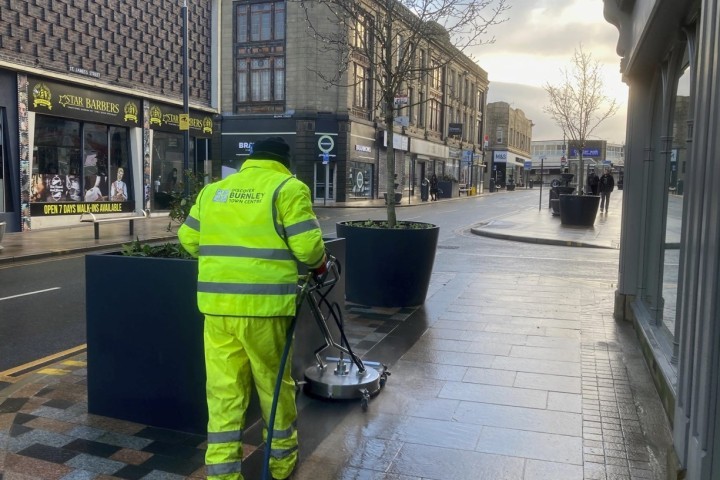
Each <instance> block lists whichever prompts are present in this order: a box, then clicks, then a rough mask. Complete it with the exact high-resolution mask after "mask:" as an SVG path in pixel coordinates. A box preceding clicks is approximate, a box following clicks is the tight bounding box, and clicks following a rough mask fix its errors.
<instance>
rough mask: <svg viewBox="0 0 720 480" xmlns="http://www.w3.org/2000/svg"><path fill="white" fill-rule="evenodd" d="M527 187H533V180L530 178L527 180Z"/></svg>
mask: <svg viewBox="0 0 720 480" xmlns="http://www.w3.org/2000/svg"><path fill="white" fill-rule="evenodd" d="M528 187H530V188H532V187H533V181H532V180H528Z"/></svg>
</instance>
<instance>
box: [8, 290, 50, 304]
mask: <svg viewBox="0 0 720 480" xmlns="http://www.w3.org/2000/svg"><path fill="white" fill-rule="evenodd" d="M60 288H61V287H53V288H46V289H45V290H36V291H34V292H27V293H21V294H19V295H11V296H9V297H2V298H0V302H1V301H3V300H11V299H13V298H19V297H25V296H27V295H35V294H36V293H45V292H52V291H53V290H60Z"/></svg>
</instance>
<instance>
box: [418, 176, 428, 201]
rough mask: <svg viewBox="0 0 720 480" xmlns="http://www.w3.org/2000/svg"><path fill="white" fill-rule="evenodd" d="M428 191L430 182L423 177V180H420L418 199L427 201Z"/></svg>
mask: <svg viewBox="0 0 720 480" xmlns="http://www.w3.org/2000/svg"><path fill="white" fill-rule="evenodd" d="M429 192H430V182H428V179H427V178H423V181H422V182H420V200H422V201H423V202H427V201H428V197H429Z"/></svg>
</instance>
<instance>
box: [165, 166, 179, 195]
mask: <svg viewBox="0 0 720 480" xmlns="http://www.w3.org/2000/svg"><path fill="white" fill-rule="evenodd" d="M177 183H178V170H177V168H173V169H172V171H171V172H170V177H169V178H168V180H167V184H166V185H165V191H166V192H174V191H175V190H177Z"/></svg>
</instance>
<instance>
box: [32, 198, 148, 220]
mask: <svg viewBox="0 0 720 480" xmlns="http://www.w3.org/2000/svg"><path fill="white" fill-rule="evenodd" d="M134 211H135V202H132V201H129V202H47V203H31V204H30V214H31V215H33V216H35V215H37V216H53V217H55V216H60V215H80V214H82V213H93V214H99V213H129V212H134Z"/></svg>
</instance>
